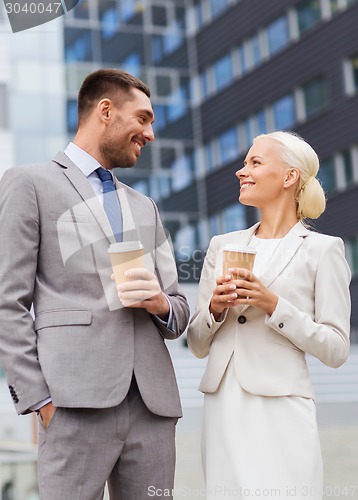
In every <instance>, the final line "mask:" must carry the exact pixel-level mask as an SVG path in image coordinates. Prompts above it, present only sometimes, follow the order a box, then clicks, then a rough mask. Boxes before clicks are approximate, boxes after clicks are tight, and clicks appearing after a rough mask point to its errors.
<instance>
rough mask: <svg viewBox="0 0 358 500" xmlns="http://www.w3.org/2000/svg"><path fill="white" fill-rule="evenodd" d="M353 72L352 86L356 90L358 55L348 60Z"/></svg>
mask: <svg viewBox="0 0 358 500" xmlns="http://www.w3.org/2000/svg"><path fill="white" fill-rule="evenodd" d="M350 62H351V65H352V71H353V85H354V88H355V89H356V90H358V54H356V55H354V56H353V57H351V59H350Z"/></svg>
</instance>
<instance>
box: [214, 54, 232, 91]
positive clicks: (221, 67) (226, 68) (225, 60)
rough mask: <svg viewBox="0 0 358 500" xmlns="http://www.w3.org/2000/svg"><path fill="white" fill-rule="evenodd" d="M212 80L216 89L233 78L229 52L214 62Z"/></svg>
mask: <svg viewBox="0 0 358 500" xmlns="http://www.w3.org/2000/svg"><path fill="white" fill-rule="evenodd" d="M213 69H214V81H215V89H216V90H217V91H219V90H221V89H223V88H224V87H227V86H228V85H229V84H230V83H231V82H232V80H233V65H232V58H231V54H227V55H226V56H224V57H222V58H221V59H219V60H218V61H217V62H216V63H215V64H214V68H213Z"/></svg>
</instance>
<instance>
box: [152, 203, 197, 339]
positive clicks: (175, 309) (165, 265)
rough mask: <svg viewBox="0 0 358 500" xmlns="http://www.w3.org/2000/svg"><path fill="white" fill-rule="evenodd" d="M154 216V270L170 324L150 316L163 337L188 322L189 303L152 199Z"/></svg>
mask: <svg viewBox="0 0 358 500" xmlns="http://www.w3.org/2000/svg"><path fill="white" fill-rule="evenodd" d="M150 201H151V202H152V204H153V207H154V211H155V217H156V243H155V272H156V276H157V278H158V281H159V284H160V287H161V289H162V291H163V292H164V293H165V294H166V296H167V299H168V300H169V301H170V304H171V308H172V321H171V324H170V325H169V324H168V325H165V324H164V323H163V322H162V321H160V320H159V318H158V317H156V316H152V318H153V321H154V323H155V324H156V326H157V328H158V330H159V331H160V333H161V335H162V336H163V337H164V338H165V339H175V338H177V337H179V336H180V335H181V334H182V333H183V332H184V331H185V328H186V327H187V325H188V322H189V315H190V310H189V304H188V302H187V300H186V298H185V295H184V293H183V291H182V290H181V288H180V286H179V284H178V273H177V268H176V264H175V259H174V255H173V251H172V247H171V245H170V242H169V237H168V236H167V234H166V233H165V230H164V228H163V225H162V222H161V220H160V217H159V212H158V208H157V206H156V204H155V203H154V201H153V200H150Z"/></svg>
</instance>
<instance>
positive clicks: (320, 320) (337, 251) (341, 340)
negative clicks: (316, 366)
mask: <svg viewBox="0 0 358 500" xmlns="http://www.w3.org/2000/svg"><path fill="white" fill-rule="evenodd" d="M350 278H351V273H350V269H349V266H348V264H347V261H346V259H345V256H344V245H343V241H342V240H341V239H340V238H330V245H329V246H328V248H325V250H324V251H323V252H322V254H321V256H320V259H319V262H318V267H317V272H316V277H315V291H314V304H315V313H314V318H311V317H310V315H308V314H307V313H305V312H303V311H300V310H299V309H298V308H297V307H295V306H294V305H293V304H291V303H290V302H289V301H288V300H286V299H284V298H282V297H280V298H279V301H278V304H277V307H276V309H275V311H274V313H273V314H272V315H271V317H269V316H266V324H267V325H268V326H269V327H270V328H273V329H274V330H275V331H276V332H278V333H280V334H281V335H283V336H285V337H287V338H288V339H289V340H290V341H291V342H292V343H293V344H295V345H296V346H297V347H299V348H300V349H302V350H303V351H304V352H307V353H309V354H311V355H312V356H315V357H316V358H318V359H319V360H320V361H322V362H323V363H324V364H326V365H328V366H330V367H333V368H337V367H339V366H340V365H342V364H343V363H344V362H345V361H346V359H347V357H348V353H349V333H350V311H351V301H350V294H349V283H350Z"/></svg>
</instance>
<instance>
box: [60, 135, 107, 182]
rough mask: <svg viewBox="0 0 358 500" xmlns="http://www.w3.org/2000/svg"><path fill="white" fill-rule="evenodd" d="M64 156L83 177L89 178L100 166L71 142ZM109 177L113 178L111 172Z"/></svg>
mask: <svg viewBox="0 0 358 500" xmlns="http://www.w3.org/2000/svg"><path fill="white" fill-rule="evenodd" d="M65 155H66V156H68V158H69V159H70V160H71V161H72V162H73V163H74V164H75V165H76V167H77V168H79V170H81V172H82V173H83V175H85V176H86V177H89V176H90V175H91V174H93V173H94V172H95V170H96V169H97V168H98V167H101V166H102V165H101V164H100V163H98V161H97V160H96V159H95V158H93V156H91V155H90V154H88V153H86V151H84V150H83V149H82V148H80V147H79V146H77V145H76V144H74V143H73V142H70V143H69V145H68V146H67V148H66V149H65ZM110 172H111V171H110ZM96 175H97V174H96ZM111 175H112V177H113V174H112V172H111Z"/></svg>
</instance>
